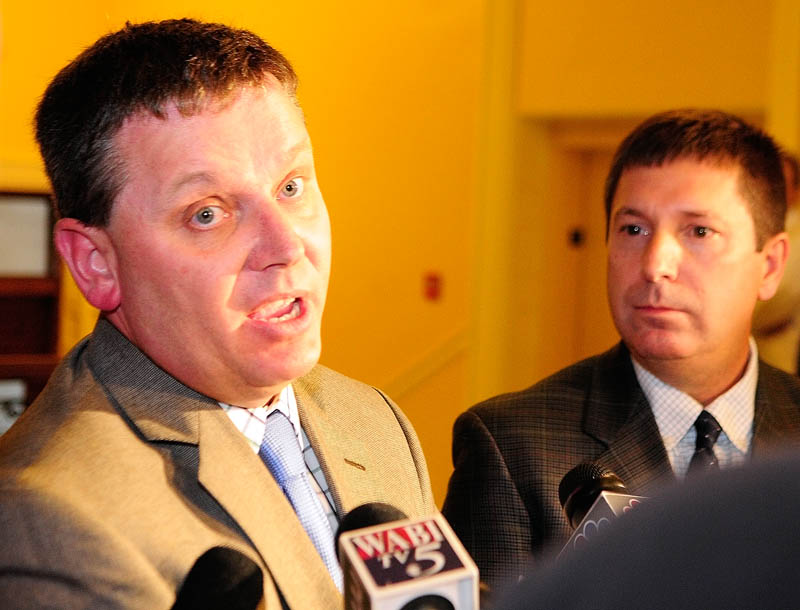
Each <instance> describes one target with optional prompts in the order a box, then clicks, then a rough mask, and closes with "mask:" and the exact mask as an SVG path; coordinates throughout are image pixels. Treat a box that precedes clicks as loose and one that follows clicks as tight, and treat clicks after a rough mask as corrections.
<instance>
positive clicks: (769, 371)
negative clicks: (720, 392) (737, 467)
mask: <svg viewBox="0 0 800 610" xmlns="http://www.w3.org/2000/svg"><path fill="white" fill-rule="evenodd" d="M782 376H783V373H779V372H777V371H776V370H775V369H773V368H772V367H770V366H769V365H767V364H765V363H763V362H760V363H759V369H758V387H757V389H756V404H755V414H754V419H753V450H752V453H753V457H754V458H760V457H763V456H764V455H766V454H769V453H771V452H774V451H776V450H780V449H781V448H785V447H787V446H795V447H796V446H797V444H798V439H800V409H798V408H797V402H798V398H797V397H796V396H792V395H791V394H790V393H789V388H787V385H786V382H785V380H783V379H782Z"/></svg>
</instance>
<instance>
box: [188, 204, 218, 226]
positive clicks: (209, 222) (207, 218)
mask: <svg viewBox="0 0 800 610" xmlns="http://www.w3.org/2000/svg"><path fill="white" fill-rule="evenodd" d="M225 216H226V214H225V212H224V211H223V209H222V208H220V207H219V206H215V205H207V206H205V207H203V208H200V209H199V210H197V212H195V213H194V214H193V215H192V222H193V223H194V224H196V225H199V226H201V227H213V226H214V225H216V224H218V223H219V222H220V221H222V219H223V218H225Z"/></svg>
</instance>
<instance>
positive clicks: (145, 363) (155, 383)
mask: <svg viewBox="0 0 800 610" xmlns="http://www.w3.org/2000/svg"><path fill="white" fill-rule="evenodd" d="M89 350H90V354H89V363H90V367H91V368H92V370H93V371H94V373H95V375H96V376H97V377H98V379H100V380H101V381H102V382H103V384H104V386H105V388H106V392H107V394H108V395H109V399H110V400H111V402H112V404H113V405H114V406H115V408H117V409H118V410H119V412H120V414H121V415H122V417H123V418H124V419H126V420H127V421H128V422H129V423H130V424H131V426H132V427H133V428H134V429H135V430H137V432H138V433H139V434H140V435H141V436H142V437H143V439H144V440H146V441H148V442H166V443H183V444H192V445H195V446H197V447H198V450H199V461H200V463H199V470H198V481H199V483H200V484H201V485H202V486H203V487H204V488H205V489H206V490H207V491H208V492H209V493H210V494H211V495H212V496H213V497H214V499H215V500H216V501H217V502H218V503H219V504H220V505H221V506H222V507H223V508H224V509H225V510H226V511H227V512H228V514H229V515H230V516H231V517H233V519H234V520H235V521H236V522H237V524H238V525H239V527H240V528H241V529H242V530H243V531H244V533H245V535H246V536H247V537H248V538H249V540H250V542H251V543H252V545H253V547H254V548H255V550H256V551H257V552H258V554H259V555H260V556H261V558H262V560H263V562H264V565H265V566H266V567H267V569H268V571H269V572H270V573H271V574H272V577H273V580H274V581H275V583H276V584H277V586H278V588H279V589H280V591H281V594H282V595H283V596H284V598H285V599H286V602H287V603H288V604H289V606H290V607H292V608H334V607H338V606H339V605H341V595H340V594H339V592H338V590H337V589H336V586H335V585H334V583H333V580H331V578H330V577H329V576H328V571H327V568H326V567H325V564H324V563H323V561H322V559H321V558H320V556H319V554H318V553H317V551H316V549H315V548H314V545H313V543H312V542H311V540H310V539H309V538H308V536H307V535H306V533H305V530H303V527H302V525H300V522H299V521H298V519H297V516H296V515H295V513H294V510H293V509H292V507H291V505H290V504H289V502H288V500H287V499H286V497H285V496H284V495H283V492H282V491H281V489H280V487H279V486H278V485H277V484H276V483H275V481H274V479H273V478H272V476H271V475H270V474H269V471H268V469H267V468H266V466H264V464H263V463H262V462H261V460H260V459H259V457H258V456H257V455H256V454H255V453H254V452H253V451H252V449H250V446H249V445H248V443H247V441H246V440H245V439H244V437H243V436H242V435H241V433H239V431H238V430H236V427H235V426H234V425H233V424H232V423H231V421H230V419H229V418H228V416H227V414H226V413H225V412H224V411H223V410H222V409H221V408H220V406H219V405H218V404H217V403H216V402H215V401H213V400H211V399H210V398H208V397H206V396H203V395H201V394H198V393H197V392H195V391H194V390H191V389H190V388H187V387H186V386H184V385H183V384H181V383H180V382H179V381H177V380H176V379H174V378H173V377H171V376H170V375H168V374H167V373H165V372H164V371H163V370H162V369H160V368H159V367H158V366H156V365H155V363H153V362H152V361H151V360H150V359H149V358H147V357H146V356H145V355H144V354H143V353H142V352H141V351H139V350H138V349H137V348H136V347H135V346H134V345H133V344H131V343H130V342H129V341H127V339H125V338H124V337H123V336H122V335H121V334H120V333H119V332H118V331H117V330H116V329H115V328H114V327H113V326H112V325H111V324H109V323H108V322H106V321H105V320H102V319H101V320H100V321H99V322H98V325H97V327H96V329H95V333H94V336H93V338H92V341H91V342H90V344H89ZM267 594H268V591H266V590H265V595H267Z"/></svg>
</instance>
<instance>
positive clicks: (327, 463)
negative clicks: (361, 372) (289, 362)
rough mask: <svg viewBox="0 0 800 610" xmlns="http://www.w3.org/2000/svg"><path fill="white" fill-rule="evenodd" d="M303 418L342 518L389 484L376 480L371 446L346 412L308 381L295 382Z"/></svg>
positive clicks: (309, 438)
mask: <svg viewBox="0 0 800 610" xmlns="http://www.w3.org/2000/svg"><path fill="white" fill-rule="evenodd" d="M293 387H294V390H295V396H296V398H297V406H298V410H299V412H300V420H301V423H302V425H303V429H304V430H305V432H306V435H307V436H308V440H309V442H310V443H311V445H312V447H314V452H315V454H316V456H317V459H318V460H319V462H320V466H321V467H322V471H323V473H324V474H325V480H326V481H327V482H328V486H329V488H330V491H331V495H332V496H333V500H334V504H336V507H335V508H336V512H337V514H338V515H339V516H340V517H341V516H342V515H344V514H347V513H348V512H349V511H350V510H352V509H353V508H355V507H356V506H357V505H358V504H360V503H361V502H363V499H364V498H365V497H369V496H370V494H371V493H374V491H375V490H376V489H380V488H381V486H382V485H384V484H385V482H383V481H374V480H373V477H374V476H375V475H376V472H375V470H376V469H374V468H373V467H372V458H371V456H370V451H369V448H368V447H367V446H366V445H365V444H364V443H363V442H362V441H361V440H360V439H359V438H358V437H357V436H356V435H354V434H351V433H350V431H349V426H346V425H343V422H342V421H341V417H343V416H345V414H343V413H336V409H335V408H333V409H331V405H330V404H328V403H329V402H330V400H327V401H325V400H322V399H321V397H320V396H318V395H317V394H316V393H315V392H313V390H312V389H310V388H309V387H308V386H307V385H306V384H304V383H302V382H300V383H294V384H293Z"/></svg>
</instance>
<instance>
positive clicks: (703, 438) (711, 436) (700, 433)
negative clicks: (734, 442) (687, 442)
mask: <svg viewBox="0 0 800 610" xmlns="http://www.w3.org/2000/svg"><path fill="white" fill-rule="evenodd" d="M694 427H695V430H697V440H696V441H695V449H702V448H708V449H710V448H711V447H713V446H714V443H716V442H717V439H718V438H719V433H720V432H722V428H721V427H720V425H719V422H717V420H716V419H715V418H714V416H713V415H711V413H709V412H708V411H706V410H705V409H704V410H702V411H700V415H698V416H697V419H696V420H695V422H694Z"/></svg>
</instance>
